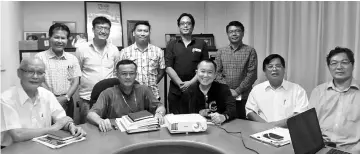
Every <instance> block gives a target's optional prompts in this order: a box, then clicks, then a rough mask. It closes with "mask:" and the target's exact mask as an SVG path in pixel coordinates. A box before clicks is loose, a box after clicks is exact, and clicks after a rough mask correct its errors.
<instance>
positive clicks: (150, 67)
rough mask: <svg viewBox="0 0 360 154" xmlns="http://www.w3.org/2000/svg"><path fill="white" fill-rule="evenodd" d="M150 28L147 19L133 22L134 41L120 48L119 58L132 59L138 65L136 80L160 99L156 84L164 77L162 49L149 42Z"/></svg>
mask: <svg viewBox="0 0 360 154" xmlns="http://www.w3.org/2000/svg"><path fill="white" fill-rule="evenodd" d="M150 28H151V26H150V24H149V22H147V21H140V22H137V23H136V24H135V26H134V29H133V30H132V31H133V33H132V34H133V36H134V37H135V43H134V44H132V45H130V46H128V47H126V48H124V49H122V50H121V52H120V58H119V60H123V59H130V60H132V61H134V62H135V63H136V65H137V66H138V67H137V76H136V80H137V81H138V82H139V83H140V84H143V85H147V86H149V87H150V88H151V90H152V92H153V94H154V95H155V97H156V98H157V99H158V100H160V95H159V88H158V86H157V84H158V83H159V82H160V80H161V79H162V78H163V77H164V72H165V60H164V51H163V50H161V48H159V47H157V46H154V45H152V44H150V43H149V37H150Z"/></svg>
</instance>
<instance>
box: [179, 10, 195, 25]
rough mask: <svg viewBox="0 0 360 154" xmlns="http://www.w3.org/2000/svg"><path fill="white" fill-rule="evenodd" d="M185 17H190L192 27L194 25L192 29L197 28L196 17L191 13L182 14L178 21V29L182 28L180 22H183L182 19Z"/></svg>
mask: <svg viewBox="0 0 360 154" xmlns="http://www.w3.org/2000/svg"><path fill="white" fill-rule="evenodd" d="M184 16H187V17H189V18H190V20H191V25H192V27H195V19H194V17H193V16H192V15H191V14H190V13H182V14H181V15H180V17H179V18H178V19H177V25H178V27H179V26H180V20H181V18H182V17H184Z"/></svg>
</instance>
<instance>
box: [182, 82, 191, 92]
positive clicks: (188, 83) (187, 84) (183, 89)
mask: <svg viewBox="0 0 360 154" xmlns="http://www.w3.org/2000/svg"><path fill="white" fill-rule="evenodd" d="M190 85H191V81H185V82H184V84H183V85H182V86H180V89H181V91H182V92H184V91H185V90H186V89H187V88H189V87H190Z"/></svg>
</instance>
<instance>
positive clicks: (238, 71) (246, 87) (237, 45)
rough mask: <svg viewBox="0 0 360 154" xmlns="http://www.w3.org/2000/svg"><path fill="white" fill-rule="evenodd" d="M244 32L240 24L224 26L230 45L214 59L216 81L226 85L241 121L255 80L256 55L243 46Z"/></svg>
mask: <svg viewBox="0 0 360 154" xmlns="http://www.w3.org/2000/svg"><path fill="white" fill-rule="evenodd" d="M244 32H245V29H244V26H243V24H242V23H241V22H239V21H231V22H230V23H229V24H228V25H227V26H226V33H227V35H228V38H229V41H230V45H228V46H226V47H223V48H221V49H219V50H218V52H217V54H216V59H215V62H216V64H217V66H218V67H219V69H218V75H217V80H218V81H219V82H221V83H225V84H227V85H228V86H229V87H230V91H231V94H232V95H233V96H234V97H236V98H237V101H236V112H237V114H238V118H241V119H246V116H245V104H246V101H247V97H248V95H249V93H250V91H251V89H252V85H253V84H254V82H255V81H256V79H257V54H256V51H255V49H254V48H253V47H250V46H248V45H246V44H243V42H242V38H243V37H244ZM239 96H240V97H241V100H240V99H238V98H239Z"/></svg>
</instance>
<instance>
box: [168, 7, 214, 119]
mask: <svg viewBox="0 0 360 154" xmlns="http://www.w3.org/2000/svg"><path fill="white" fill-rule="evenodd" d="M177 25H178V27H179V30H180V36H181V39H180V40H173V41H171V42H169V44H168V45H167V46H166V52H165V65H166V73H167V74H168V75H169V76H170V78H171V81H170V88H169V94H168V100H169V112H170V113H174V114H178V113H187V112H188V111H187V109H186V108H187V107H186V106H181V101H180V100H181V97H182V95H183V92H184V91H185V90H186V89H187V88H188V87H189V86H190V85H192V84H194V83H195V82H196V81H197V78H196V76H195V70H196V67H197V64H198V63H199V62H200V61H201V60H204V59H209V53H208V50H207V46H206V43H205V42H204V41H203V40H198V39H194V38H192V37H191V34H192V32H193V30H194V27H195V19H194V17H193V16H192V15H191V14H188V13H183V14H181V15H180V17H179V18H178V19H177Z"/></svg>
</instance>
